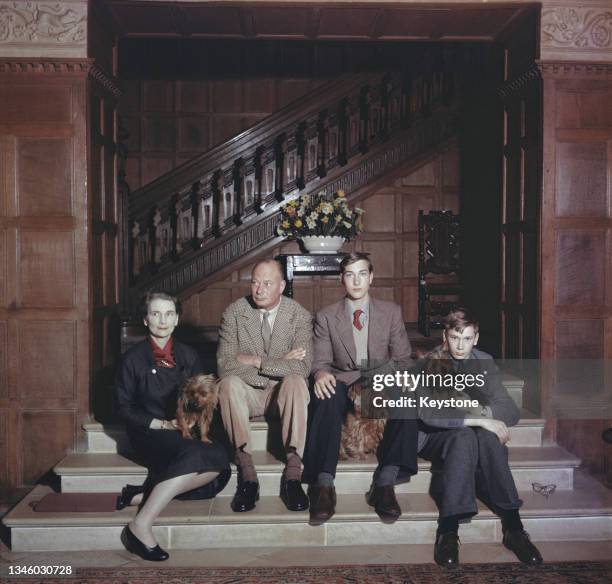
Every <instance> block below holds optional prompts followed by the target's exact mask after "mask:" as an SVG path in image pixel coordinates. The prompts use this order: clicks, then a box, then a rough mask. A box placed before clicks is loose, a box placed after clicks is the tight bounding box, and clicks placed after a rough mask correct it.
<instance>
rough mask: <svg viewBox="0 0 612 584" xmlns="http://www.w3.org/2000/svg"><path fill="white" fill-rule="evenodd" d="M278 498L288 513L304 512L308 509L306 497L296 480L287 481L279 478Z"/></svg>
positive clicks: (299, 482)
mask: <svg viewBox="0 0 612 584" xmlns="http://www.w3.org/2000/svg"><path fill="white" fill-rule="evenodd" d="M280 498H281V499H282V500H283V503H284V504H285V506H286V507H287V509H289V511H305V510H306V509H308V497H307V496H306V493H305V492H304V489H302V483H301V481H298V480H287V479H286V478H285V475H284V474H283V476H282V477H281V483H280Z"/></svg>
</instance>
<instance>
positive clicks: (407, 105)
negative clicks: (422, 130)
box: [400, 74, 414, 128]
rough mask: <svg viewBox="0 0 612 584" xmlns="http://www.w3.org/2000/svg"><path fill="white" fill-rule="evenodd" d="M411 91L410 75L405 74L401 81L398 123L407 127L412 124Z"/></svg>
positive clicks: (412, 91)
mask: <svg viewBox="0 0 612 584" xmlns="http://www.w3.org/2000/svg"><path fill="white" fill-rule="evenodd" d="M413 93H414V83H413V81H412V77H411V76H410V75H408V74H406V76H405V77H404V81H403V83H402V93H401V96H400V123H401V125H402V127H403V128H409V127H410V126H411V125H412V113H411V104H412V97H413Z"/></svg>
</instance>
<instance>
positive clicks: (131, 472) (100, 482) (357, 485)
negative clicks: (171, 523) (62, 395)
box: [54, 446, 580, 496]
mask: <svg viewBox="0 0 612 584" xmlns="http://www.w3.org/2000/svg"><path fill="white" fill-rule="evenodd" d="M509 452H510V467H511V469H512V474H513V476H514V480H515V481H516V484H517V488H518V489H520V490H528V489H531V485H532V483H534V482H538V483H541V484H551V483H552V484H555V485H557V489H558V490H568V489H572V488H573V475H574V469H575V468H576V467H578V466H579V465H580V460H579V459H578V458H576V457H575V456H573V455H572V454H570V453H568V452H567V451H566V450H564V449H563V448H561V447H560V446H541V447H517V448H513V449H511V450H510V451H509ZM253 459H254V462H255V466H256V468H257V472H258V475H259V482H260V490H261V494H262V495H264V496H267V495H277V494H278V489H279V484H280V477H281V473H282V470H283V464H282V462H280V461H279V460H277V459H276V458H275V457H274V456H273V455H271V454H270V453H268V452H263V451H258V452H254V453H253ZM430 466H431V465H430V463H429V462H427V461H423V460H421V461H420V462H419V473H418V474H417V475H416V476H415V477H413V478H412V480H411V481H410V482H409V483H404V484H402V485H398V487H397V492H400V493H427V492H428V489H429V482H430V478H431V474H430V472H429V469H430ZM375 467H376V460H375V458H374V457H373V456H370V457H368V458H366V459H365V460H347V461H340V463H339V465H338V471H337V474H336V490H337V492H338V493H342V494H359V493H365V492H366V491H367V490H368V488H369V486H370V482H371V479H372V473H373V471H374V469H375ZM54 470H55V472H56V474H57V475H59V477H60V479H61V489H62V492H66V493H75V492H118V491H120V490H121V488H122V487H123V486H125V485H126V484H127V483H130V484H141V483H142V482H143V481H144V478H145V475H146V469H145V468H144V467H142V466H140V465H138V464H137V463H135V462H133V461H131V460H129V459H128V458H125V457H124V456H122V455H120V454H115V453H74V454H69V455H68V456H66V457H65V458H64V459H63V460H62V461H61V462H59V463H58V464H57V465H56V467H55V469H54ZM235 488H236V474H235V473H233V475H232V478H231V480H230V482H229V484H228V486H227V487H226V488H225V490H224V494H231V493H233V492H234V490H235Z"/></svg>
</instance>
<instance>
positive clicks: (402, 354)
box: [312, 298, 411, 385]
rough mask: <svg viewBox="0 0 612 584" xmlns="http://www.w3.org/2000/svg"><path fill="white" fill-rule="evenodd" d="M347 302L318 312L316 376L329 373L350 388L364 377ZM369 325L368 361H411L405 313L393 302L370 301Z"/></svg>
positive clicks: (315, 354)
mask: <svg viewBox="0 0 612 584" xmlns="http://www.w3.org/2000/svg"><path fill="white" fill-rule="evenodd" d="M345 302H346V301H345V299H344V298H343V299H342V300H340V302H336V303H335V304H332V305H330V306H326V307H325V308H323V309H321V310H320V311H319V312H317V314H316V317H315V325H314V361H313V364H312V372H313V374H314V373H316V372H317V371H328V372H330V373H332V374H333V375H334V376H335V377H336V379H337V380H339V381H342V382H344V383H346V384H347V385H350V384H351V383H354V382H355V381H357V380H358V379H359V378H360V377H361V373H360V367H361V363H357V357H356V355H357V349H356V348H355V341H354V339H353V329H352V326H353V324H352V322H351V320H350V318H348V316H347V313H346V308H345V306H346V305H345ZM369 319H370V320H369V323H368V358H369V360H370V361H376V362H377V363H378V364H382V363H387V364H388V363H389V362H396V363H397V364H398V366H400V365H399V364H400V363H406V362H409V361H410V353H411V350H410V341H409V340H408V335H407V334H406V326H405V324H404V320H403V318H402V309H401V308H400V307H399V306H398V305H397V304H395V303H394V302H387V301H386V300H376V299H375V298H370V313H369Z"/></svg>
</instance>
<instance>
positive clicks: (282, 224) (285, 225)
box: [281, 220, 291, 229]
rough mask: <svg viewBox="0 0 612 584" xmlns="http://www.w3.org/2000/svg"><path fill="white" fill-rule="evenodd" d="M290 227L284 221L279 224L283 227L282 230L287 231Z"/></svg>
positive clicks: (287, 222)
mask: <svg viewBox="0 0 612 584" xmlns="http://www.w3.org/2000/svg"><path fill="white" fill-rule="evenodd" d="M290 226H291V224H290V223H289V221H287V220H285V221H283V222H282V223H281V227H283V228H284V229H289V227H290Z"/></svg>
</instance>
